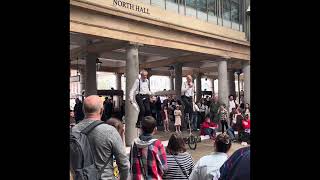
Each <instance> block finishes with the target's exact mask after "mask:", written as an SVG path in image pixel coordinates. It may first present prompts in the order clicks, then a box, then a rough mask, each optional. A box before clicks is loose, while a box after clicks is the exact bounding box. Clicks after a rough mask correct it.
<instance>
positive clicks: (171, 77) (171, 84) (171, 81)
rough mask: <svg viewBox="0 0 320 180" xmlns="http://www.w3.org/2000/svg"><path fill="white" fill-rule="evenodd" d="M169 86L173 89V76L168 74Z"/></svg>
mask: <svg viewBox="0 0 320 180" xmlns="http://www.w3.org/2000/svg"><path fill="white" fill-rule="evenodd" d="M170 88H171V90H174V78H173V76H170Z"/></svg>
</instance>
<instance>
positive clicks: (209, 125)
mask: <svg viewBox="0 0 320 180" xmlns="http://www.w3.org/2000/svg"><path fill="white" fill-rule="evenodd" d="M217 128H218V125H217V124H215V123H214V122H211V120H210V117H209V116H207V117H206V118H205V120H204V122H203V123H202V125H201V132H200V134H201V135H209V136H210V138H211V139H214V138H215V137H216V130H215V129H217Z"/></svg>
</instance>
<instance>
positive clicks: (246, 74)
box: [242, 63, 250, 104]
mask: <svg viewBox="0 0 320 180" xmlns="http://www.w3.org/2000/svg"><path fill="white" fill-rule="evenodd" d="M242 71H243V75H244V102H245V103H249V104H250V63H245V64H244V67H243V70H242Z"/></svg>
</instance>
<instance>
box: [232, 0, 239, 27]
mask: <svg viewBox="0 0 320 180" xmlns="http://www.w3.org/2000/svg"><path fill="white" fill-rule="evenodd" d="M239 7H240V6H239V0H232V1H231V21H232V23H233V24H232V27H231V28H232V29H237V30H239V29H240V28H239V11H240V8H239Z"/></svg>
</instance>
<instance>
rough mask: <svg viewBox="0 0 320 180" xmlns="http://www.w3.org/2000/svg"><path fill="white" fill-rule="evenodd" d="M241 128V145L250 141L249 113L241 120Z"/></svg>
mask: <svg viewBox="0 0 320 180" xmlns="http://www.w3.org/2000/svg"><path fill="white" fill-rule="evenodd" d="M242 128H243V129H244V131H243V134H242V136H241V137H242V138H241V141H243V142H244V143H241V144H243V145H246V144H247V143H250V119H249V115H248V114H247V115H245V118H244V119H243V120H242Z"/></svg>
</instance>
